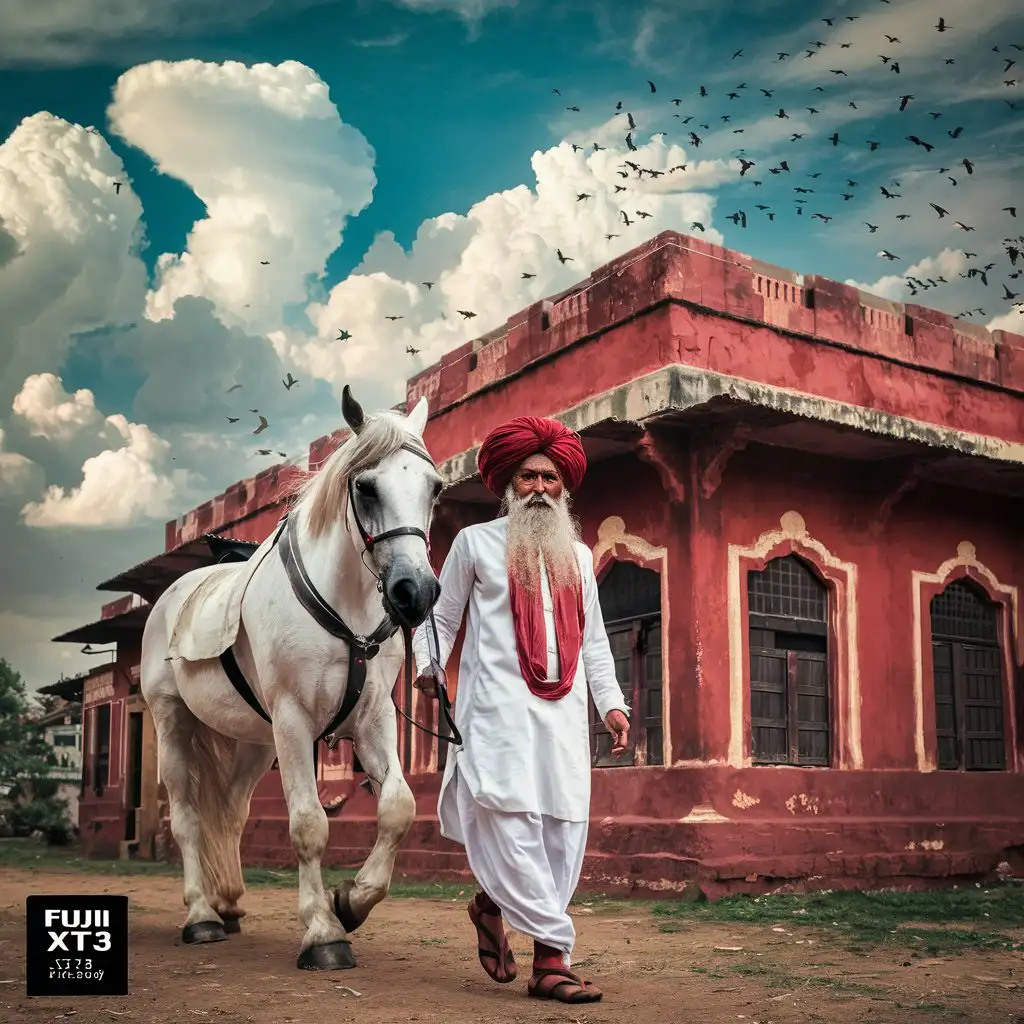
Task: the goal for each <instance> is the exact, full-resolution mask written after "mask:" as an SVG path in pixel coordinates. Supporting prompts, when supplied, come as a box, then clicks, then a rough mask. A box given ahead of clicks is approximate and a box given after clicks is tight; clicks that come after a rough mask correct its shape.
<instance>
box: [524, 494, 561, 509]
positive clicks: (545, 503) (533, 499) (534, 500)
mask: <svg viewBox="0 0 1024 1024" xmlns="http://www.w3.org/2000/svg"><path fill="white" fill-rule="evenodd" d="M523 505H524V506H525V507H526V508H555V502H554V501H553V500H552V499H551V498H549V497H548V496H547V495H546V494H531V495H530V497H528V498H526V499H525V500H524V501H523Z"/></svg>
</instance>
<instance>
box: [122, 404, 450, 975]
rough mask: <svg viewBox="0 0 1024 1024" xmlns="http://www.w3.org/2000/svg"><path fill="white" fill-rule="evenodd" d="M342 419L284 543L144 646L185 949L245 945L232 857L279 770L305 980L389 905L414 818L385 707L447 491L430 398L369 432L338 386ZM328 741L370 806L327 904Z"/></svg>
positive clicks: (155, 629)
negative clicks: (349, 873) (357, 845)
mask: <svg viewBox="0 0 1024 1024" xmlns="http://www.w3.org/2000/svg"><path fill="white" fill-rule="evenodd" d="M342 412H343V414H344V417H345V420H346V421H347V422H348V424H349V426H350V427H351V428H352V436H351V437H350V438H349V439H348V441H347V442H346V443H345V444H344V445H342V446H341V447H340V448H339V449H338V450H337V451H336V452H335V453H334V454H333V455H331V457H330V458H329V459H328V460H327V462H326V464H325V465H324V467H323V468H322V469H321V470H320V472H319V473H317V474H316V475H315V476H312V477H311V478H310V479H309V480H307V481H305V482H304V483H303V485H302V488H301V490H300V491H299V494H298V497H297V500H296V503H295V505H294V506H293V508H292V510H291V511H290V512H289V513H288V516H287V518H286V520H285V521H284V524H283V528H279V529H278V530H277V531H275V533H274V535H273V536H272V537H270V538H268V539H267V540H266V541H264V542H263V543H262V544H261V545H260V547H259V549H258V550H257V551H256V552H255V553H254V555H253V556H252V557H251V558H250V559H249V560H248V561H246V562H243V563H241V564H238V563H236V564H229V565H215V566H209V567H205V568H202V569H196V570H194V571H192V572H189V573H186V574H185V575H184V576H182V577H181V578H180V579H179V580H177V581H176V582H175V583H174V584H173V585H172V586H170V587H169V588H168V589H167V590H166V591H165V592H164V593H163V594H162V595H161V597H160V598H159V600H157V602H156V603H155V604H154V605H153V609H152V611H151V612H150V615H149V620H148V621H147V623H146V628H145V632H144V633H143V638H142V665H141V689H142V693H143V695H144V697H145V700H146V703H147V704H148V706H149V709H150V711H151V713H152V715H153V721H154V724H155V726H156V735H157V750H158V757H159V767H160V774H161V777H162V779H163V782H164V784H165V786H166V787H167V795H168V798H169V802H170V818H171V831H172V833H173V835H174V839H175V841H176V842H177V844H178V847H179V848H180V850H181V857H182V867H183V872H184V899H185V905H186V906H187V908H188V916H187V918H186V920H185V925H184V928H183V931H182V938H183V940H184V941H185V942H189V943H195V942H217V941H220V940H222V939H224V938H225V937H226V935H227V934H228V933H232V932H237V931H239V924H238V920H239V918H240V917H242V916H243V915H244V914H245V911H244V910H242V909H241V908H240V907H239V905H238V901H239V899H240V898H241V896H242V894H243V892H244V891H245V885H244V883H243V881H242V869H241V860H240V853H239V843H240V839H241V834H242V830H243V828H244V826H245V823H246V821H247V819H248V817H249V802H250V798H251V796H252V792H253V790H254V789H255V787H256V783H257V782H258V781H259V779H260V778H261V776H262V775H263V774H264V773H265V772H266V771H267V769H268V768H270V766H271V764H272V763H273V761H274V758H275V756H276V757H277V759H278V762H279V766H280V771H281V782H282V785H283V788H284V796H285V800H286V801H287V805H288V825H289V831H290V834H291V839H292V843H293V845H294V847H295V853H296V855H297V857H298V863H299V918H300V920H301V921H302V923H303V925H305V927H306V933H305V935H304V936H303V939H302V943H301V945H300V949H299V958H298V966H299V967H300V968H303V969H307V970H341V969H345V968H348V967H354V966H355V960H354V958H353V956H352V952H351V946H350V943H349V940H348V939H347V937H346V933H347V931H352V930H354V929H355V928H356V927H358V926H359V924H361V923H362V921H364V920H365V919H366V915H367V914H368V913H369V912H370V910H371V909H372V908H373V907H374V906H375V905H376V904H377V903H379V902H380V900H382V899H383V898H384V897H385V896H386V895H387V893H388V890H389V888H390V885H391V877H392V873H393V871H394V864H395V857H396V855H397V852H398V847H399V844H400V843H401V841H402V839H403V838H404V837H405V835H406V833H407V832H408V830H409V827H410V826H411V824H412V821H413V818H414V816H415V812H416V805H415V800H414V799H413V795H412V791H411V790H410V789H409V786H408V784H407V782H406V781H405V777H404V775H403V773H402V767H401V762H400V761H399V758H398V732H397V723H396V718H395V708H394V706H393V704H392V699H391V692H392V688H393V686H394V683H395V680H396V678H397V676H398V673H399V669H400V667H401V665H402V660H403V647H402V637H401V636H399V635H395V634H396V631H397V629H398V628H399V626H401V627H402V628H403V629H404V630H405V631H406V633H407V632H408V630H409V629H410V628H412V627H415V626H417V625H419V623H421V622H422V621H423V620H424V618H425V617H426V616H427V614H428V613H429V611H430V609H431V608H432V607H433V605H434V602H435V601H436V600H437V597H438V594H439V593H440V585H439V584H438V581H437V577H436V576H435V574H434V571H433V569H432V568H431V565H430V561H429V559H428V556H427V546H426V543H425V541H426V535H427V534H428V533H429V528H430V519H431V515H432V512H433V507H434V504H435V502H436V500H437V497H438V495H439V493H440V491H441V486H442V482H441V477H440V476H439V474H438V472H437V470H436V468H435V466H434V463H433V460H432V459H431V458H430V456H429V455H428V454H427V451H426V449H425V447H424V446H423V440H422V434H423V428H424V426H425V424H426V420H427V402H426V399H425V398H421V399H420V401H419V403H418V404H417V406H416V407H415V409H413V411H412V412H411V413H410V414H409V415H408V416H407V417H404V416H401V415H400V414H397V413H394V412H382V413H378V414H377V415H375V416H370V417H368V418H365V419H364V416H363V410H362V408H361V407H360V406H359V403H358V402H356V401H355V399H354V398H352V396H351V393H350V392H349V389H348V387H346V388H345V390H344V394H343V397H342ZM374 530H376V534H374V532H373V531H374ZM318 599H319V601H318ZM324 605H326V610H324V607H323V606H324ZM332 615H333V616H334V618H333V619H332V618H331V616H332ZM339 620H340V626H338V625H337V623H338V621H339ZM324 623H326V624H324ZM332 623H334V625H333V626H332ZM346 627H347V629H348V630H349V633H348V637H349V638H350V639H351V637H352V636H353V635H354V636H355V642H354V644H353V643H350V642H348V641H347V640H346V639H344V637H345V628H346ZM332 628H333V630H334V632H333V634H332V632H329V631H328V630H329V629H332ZM375 640H379V641H380V642H379V645H376V646H375V645H373V643H372V642H373V641H375ZM224 652H228V653H227V654H226V655H225V656H226V657H228V658H229V659H230V658H231V656H232V655H233V659H234V660H233V662H232V664H233V665H234V666H236V668H237V669H238V670H240V672H241V676H242V677H243V679H242V683H241V687H239V686H238V685H236V684H233V683H232V682H231V681H230V680H229V677H228V667H227V666H226V663H225V661H224V657H223V656H222V655H224ZM364 655H365V657H363V656H364ZM350 660H354V662H355V664H354V665H352V666H350ZM350 669H351V670H350ZM363 673H365V675H364V676H363V675H362V674H363ZM364 680H365V681H364ZM359 682H363V687H362V693H361V696H359V694H358V692H357V693H356V696H357V697H358V701H357V703H356V704H355V706H354V708H352V707H351V706H350V705H351V700H352V694H353V685H354V686H355V689H356V690H358V683H359ZM246 683H247V684H248V690H249V692H248V695H247V696H246V695H245V694H244V693H243V692H242V691H243V690H244V689H245V684H246ZM346 694H347V695H348V702H347V703H346ZM243 697H244V699H243ZM256 709H259V710H256ZM339 713H344V714H345V717H344V720H341V721H339V720H338V714H339ZM328 729H330V730H331V731H333V733H334V735H336V736H343V737H346V738H350V739H351V740H352V741H353V745H354V748H355V752H356V755H357V757H358V758H359V760H360V762H361V763H362V766H363V768H364V770H365V772H366V774H367V777H368V780H369V783H370V785H371V786H372V789H373V792H374V793H375V794H376V795H377V838H376V842H375V844H374V847H373V849H372V851H371V852H370V855H369V856H368V858H367V860H366V862H365V863H364V864H363V866H362V868H361V870H360V871H359V873H358V874H357V875H356V878H355V880H354V881H347V882H344V883H342V885H341V886H339V888H338V889H337V890H336V891H335V893H334V894H333V900H332V899H331V898H330V897H329V896H328V894H327V893H326V892H325V891H324V884H323V877H322V875H321V870H320V860H321V857H322V855H323V851H324V848H325V846H326V845H327V839H328V822H327V815H326V813H325V812H324V809H323V807H322V806H321V804H320V799H319V797H318V795H317V784H316V772H315V763H314V747H315V742H316V741H317V739H318V738H319V737H321V736H322V735H323V734H324V733H325V732H326V731H327V730H328Z"/></svg>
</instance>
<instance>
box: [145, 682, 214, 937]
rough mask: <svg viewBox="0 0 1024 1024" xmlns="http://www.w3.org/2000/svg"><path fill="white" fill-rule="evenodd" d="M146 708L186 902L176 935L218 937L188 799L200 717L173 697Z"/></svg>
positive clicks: (192, 805) (199, 831) (196, 824)
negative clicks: (150, 717) (149, 712)
mask: <svg viewBox="0 0 1024 1024" xmlns="http://www.w3.org/2000/svg"><path fill="white" fill-rule="evenodd" d="M152 713H153V723H154V726H155V727H156V742H157V756H158V758H159V762H160V776H161V778H162V779H163V783H164V786H166V788H167V799H168V802H169V804H170V817H171V834H172V835H173V836H174V841H175V842H176V843H177V844H178V849H179V850H181V865H182V873H183V875H184V901H185V906H186V907H188V916H187V917H186V919H185V926H184V928H182V932H181V938H182V941H183V942H188V943H196V942H220V941H221V940H222V939H224V938H225V937H226V935H225V932H224V924H223V922H222V921H221V919H220V917H219V916H218V914H217V911H216V910H214V909H213V907H212V906H211V905H210V903H209V901H208V899H207V897H206V893H205V892H204V890H203V867H202V861H201V856H200V849H201V845H202V821H201V820H200V816H199V811H198V809H197V807H196V804H195V802H194V800H193V796H194V790H193V783H192V768H193V759H194V751H193V744H192V741H193V737H194V736H195V733H196V730H197V728H199V727H200V723H199V722H198V721H197V719H196V718H195V716H194V715H193V714H192V712H191V711H189V710H188V708H187V707H185V705H184V704H183V703H182V702H181V701H180V700H179V699H177V698H173V697H164V698H163V699H161V700H159V701H154V706H152Z"/></svg>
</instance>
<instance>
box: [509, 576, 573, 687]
mask: <svg viewBox="0 0 1024 1024" xmlns="http://www.w3.org/2000/svg"><path fill="white" fill-rule="evenodd" d="M508 588H509V602H510V604H511V605H512V621H513V622H514V623H515V626H516V653H517V654H518V655H519V670H520V672H522V674H523V679H525V680H526V685H527V686H528V687H529V688H530V692H531V693H533V694H535V695H536V696H538V697H542V698H543V699H544V700H561V699H562V698H563V697H564V696H565V695H566V694H567V693H568V692H569V691H570V690H571V689H572V684H573V680H574V679H575V678H576V663H577V662H578V661H579V656H580V649H581V648H582V646H583V587H582V585H581V584H580V581H579V580H578V579H577V580H576V582H575V584H574V585H569V586H565V585H563V586H560V587H557V588H556V587H552V588H551V596H552V599H553V603H554V611H555V643H556V645H557V647H558V662H559V668H560V669H561V672H562V678H561V679H558V680H555V681H554V682H548V681H547V675H548V645H547V628H546V626H545V622H544V601H543V598H542V596H541V590H540V587H538V588H537V591H536V593H535V594H534V595H533V597H532V599H531V596H530V595H529V594H525V593H523V591H522V590H521V589H520V587H519V584H518V583H517V582H516V581H515V580H514V579H513V578H512V577H511V575H510V576H509V580H508Z"/></svg>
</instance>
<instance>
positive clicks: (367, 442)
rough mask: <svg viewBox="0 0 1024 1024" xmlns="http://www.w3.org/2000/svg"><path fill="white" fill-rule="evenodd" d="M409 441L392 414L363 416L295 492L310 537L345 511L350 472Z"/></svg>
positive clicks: (406, 432)
mask: <svg viewBox="0 0 1024 1024" xmlns="http://www.w3.org/2000/svg"><path fill="white" fill-rule="evenodd" d="M410 440H412V438H411V436H410V434H409V432H408V431H407V430H406V429H405V427H404V426H403V425H402V422H401V421H400V420H399V419H398V418H397V417H395V416H393V415H392V414H390V413H376V414H374V415H372V416H367V418H366V421H365V424H364V426H363V429H362V430H360V431H359V433H358V434H353V435H352V436H351V437H349V438H348V440H347V441H346V442H345V443H344V444H343V445H342V446H341V447H340V448H338V450H337V451H335V452H333V453H332V454H331V456H330V457H329V458H328V459H327V461H326V462H325V463H324V465H323V467H322V468H321V469H320V470H319V471H318V472H316V473H313V474H312V475H311V476H310V477H308V478H307V479H306V480H304V481H303V482H302V484H301V485H300V486H299V487H298V489H297V490H296V492H295V508H296V510H298V509H301V510H302V513H303V518H304V519H305V522H306V529H307V530H308V531H309V535H310V537H312V538H317V537H320V536H322V535H323V534H324V533H325V531H326V530H327V529H328V528H329V527H330V526H331V525H332V524H333V523H335V522H337V521H338V519H339V518H340V517H341V516H343V515H344V514H345V512H346V509H347V506H348V481H349V477H351V476H352V474H353V473H359V472H361V471H362V470H364V469H367V468H368V467H370V466H373V465H376V464H377V463H378V462H382V461H383V460H384V459H387V458H390V457H391V456H392V455H395V454H396V453H397V452H398V451H399V450H400V449H401V447H402V445H404V444H407V443H408V442H409V441H410Z"/></svg>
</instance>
